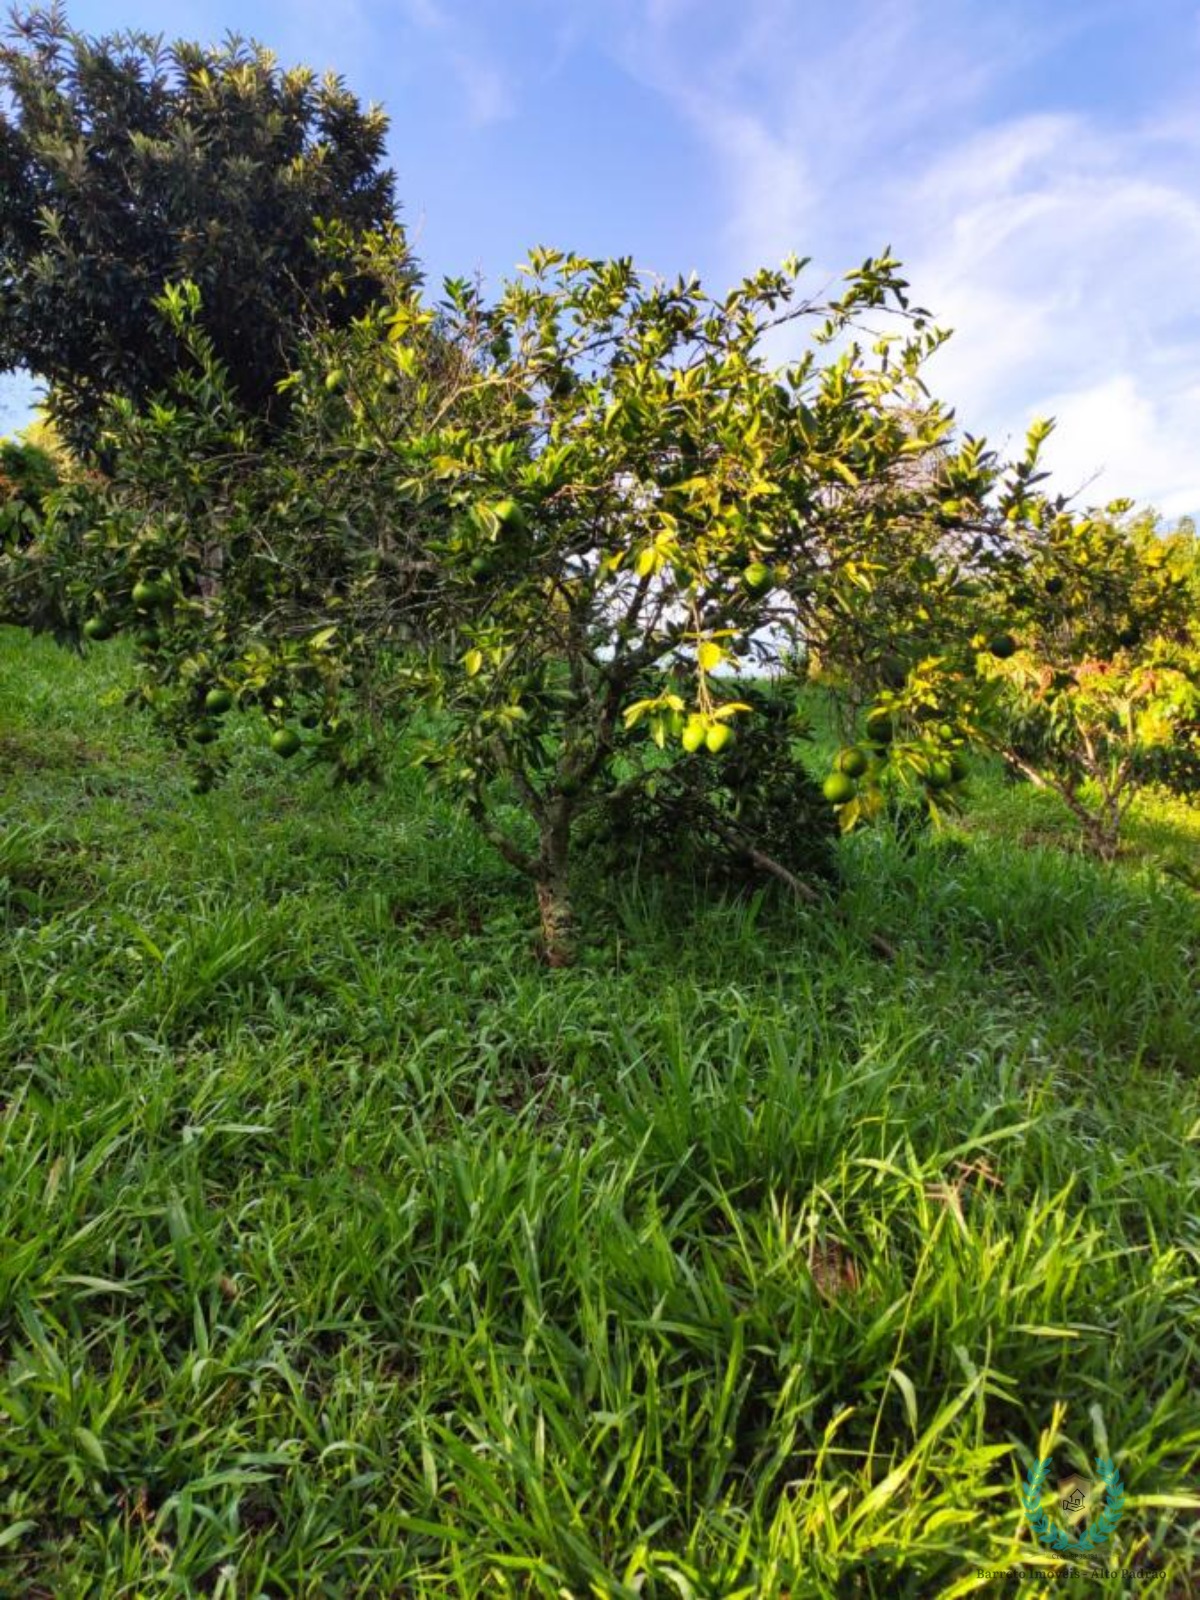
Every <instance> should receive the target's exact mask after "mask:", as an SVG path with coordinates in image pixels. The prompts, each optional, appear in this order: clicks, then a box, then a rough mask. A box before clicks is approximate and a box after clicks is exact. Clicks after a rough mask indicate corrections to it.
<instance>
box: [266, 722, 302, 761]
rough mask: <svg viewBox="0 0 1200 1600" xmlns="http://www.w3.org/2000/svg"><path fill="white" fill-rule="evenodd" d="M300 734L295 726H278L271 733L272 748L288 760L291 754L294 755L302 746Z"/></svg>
mask: <svg viewBox="0 0 1200 1600" xmlns="http://www.w3.org/2000/svg"><path fill="white" fill-rule="evenodd" d="M300 743H301V740H300V735H299V734H298V733H297V732H296V730H295V728H276V729H275V732H274V733H273V734H272V735H271V749H272V750H274V752H275V754H276V755H277V756H282V757H283V758H284V760H285V761H286V760H287V759H288V757H289V756H294V755H295V754H296V751H297V750H299V748H300Z"/></svg>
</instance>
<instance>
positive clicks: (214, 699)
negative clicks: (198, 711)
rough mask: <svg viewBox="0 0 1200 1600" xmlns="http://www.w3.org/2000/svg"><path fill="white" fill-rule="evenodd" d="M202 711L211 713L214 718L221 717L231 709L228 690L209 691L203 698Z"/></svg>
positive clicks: (230, 697)
mask: <svg viewBox="0 0 1200 1600" xmlns="http://www.w3.org/2000/svg"><path fill="white" fill-rule="evenodd" d="M204 709H205V710H206V711H211V712H212V714H213V716H214V717H223V716H224V715H225V713H226V712H227V711H231V710H232V709H233V696H232V695H231V694H230V692H229V690H228V689H222V688H219V687H218V688H215V689H210V690H209V691H208V693H207V694H206V695H205V696H204Z"/></svg>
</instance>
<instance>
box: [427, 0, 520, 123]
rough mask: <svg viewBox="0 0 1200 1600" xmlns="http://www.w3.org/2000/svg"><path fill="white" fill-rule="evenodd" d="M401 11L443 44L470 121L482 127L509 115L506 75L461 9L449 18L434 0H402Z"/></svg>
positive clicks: (449, 66) (510, 111)
mask: <svg viewBox="0 0 1200 1600" xmlns="http://www.w3.org/2000/svg"><path fill="white" fill-rule="evenodd" d="M404 11H405V13H406V15H407V16H408V18H409V20H410V21H411V22H412V23H413V24H414V25H415V26H416V27H417V28H419V29H420V30H421V31H422V32H423V33H426V34H428V35H429V36H431V37H432V38H435V39H437V40H438V41H439V42H440V44H441V45H442V47H443V50H444V55H445V61H446V64H447V66H448V68H449V69H450V72H451V73H452V74H453V76H454V78H455V80H456V81H457V83H458V87H459V90H460V92H461V94H462V101H463V107H464V110H465V112H466V116H467V120H468V121H469V122H471V123H472V124H473V125H475V126H477V127H479V126H484V125H486V124H487V123H491V122H497V121H499V120H500V118H502V117H506V116H509V115H510V114H511V113H512V111H513V106H514V100H513V95H512V92H511V89H510V86H509V82H508V78H507V75H506V73H505V71H504V69H503V68H502V67H501V65H500V63H499V61H498V60H497V59H496V58H495V57H494V56H492V55H491V54H490V53H489V52H488V51H487V49H486V48H485V46H484V44H483V41H482V39H481V36H480V34H479V31H478V29H477V28H476V27H475V26H474V25H473V24H472V23H470V22H468V21H466V20H464V19H463V18H462V16H461V10H460V14H459V15H452V14H451V12H450V11H449V10H448V9H447V8H446V7H444V6H442V5H439V4H437V0H404Z"/></svg>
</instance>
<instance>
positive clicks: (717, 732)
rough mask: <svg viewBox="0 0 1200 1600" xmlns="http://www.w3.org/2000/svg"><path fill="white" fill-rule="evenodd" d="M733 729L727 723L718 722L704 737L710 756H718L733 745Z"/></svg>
mask: <svg viewBox="0 0 1200 1600" xmlns="http://www.w3.org/2000/svg"><path fill="white" fill-rule="evenodd" d="M733 738H734V733H733V729H732V728H731V727H730V726H729V724H728V723H726V722H716V723H714V724H713V726H712V727H711V728H710V729H709V730H708V732H707V733H706V734H705V735H704V748H705V749H706V750H707V751H708V753H709V754H710V755H714V756H718V755H720V753H721V751H722V750H724V749H725V748H726V746H727V745H730V744H732V743H733Z"/></svg>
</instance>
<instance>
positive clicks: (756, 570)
mask: <svg viewBox="0 0 1200 1600" xmlns="http://www.w3.org/2000/svg"><path fill="white" fill-rule="evenodd" d="M774 581H775V575H774V573H773V572H772V571H771V569H770V567H768V566H767V565H766V563H765V562H763V561H752V562H751V563H750V565H749V566H748V567H746V568H745V569H744V570H743V572H742V584H743V586H744V587H745V589H746V591H747V592H748V593H749V594H754V595H758V594H765V593H766V592H767V590H768V589H769V588H770V587H771V585H772V584H773V583H774Z"/></svg>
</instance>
